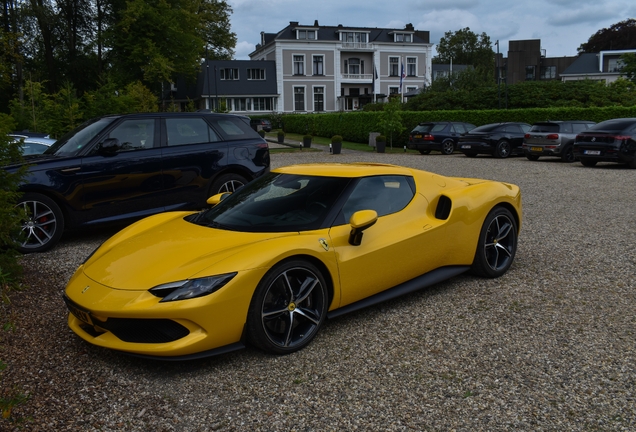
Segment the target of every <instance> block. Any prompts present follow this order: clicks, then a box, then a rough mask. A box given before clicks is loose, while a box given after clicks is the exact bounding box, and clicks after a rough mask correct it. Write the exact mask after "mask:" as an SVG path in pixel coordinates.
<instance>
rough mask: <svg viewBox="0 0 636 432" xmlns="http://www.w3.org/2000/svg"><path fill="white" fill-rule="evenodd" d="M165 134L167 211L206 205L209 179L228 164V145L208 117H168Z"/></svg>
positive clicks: (165, 198)
mask: <svg viewBox="0 0 636 432" xmlns="http://www.w3.org/2000/svg"><path fill="white" fill-rule="evenodd" d="M162 135H163V137H164V138H163V139H162V156H163V162H162V164H163V165H162V167H163V174H164V176H163V180H164V189H165V194H164V202H165V205H166V209H168V210H173V209H180V208H183V209H193V208H197V207H200V206H202V205H203V204H204V203H205V199H206V194H207V188H208V186H209V179H210V178H212V177H213V176H214V174H216V173H217V172H218V171H219V170H220V169H221V168H222V167H223V166H224V165H226V163H227V151H228V144H227V142H226V141H225V140H224V139H223V138H222V137H221V135H220V134H219V133H218V132H217V131H216V130H215V129H214V128H213V127H212V126H211V125H210V123H209V122H208V121H206V119H205V118H204V116H174V117H168V116H167V117H164V118H163V119H162Z"/></svg>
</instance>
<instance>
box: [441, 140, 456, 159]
mask: <svg viewBox="0 0 636 432" xmlns="http://www.w3.org/2000/svg"><path fill="white" fill-rule="evenodd" d="M454 151H455V143H453V141H452V140H447V141H444V142H443V143H442V154H445V155H450V154H453V152H454Z"/></svg>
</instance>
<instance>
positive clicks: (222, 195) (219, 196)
mask: <svg viewBox="0 0 636 432" xmlns="http://www.w3.org/2000/svg"><path fill="white" fill-rule="evenodd" d="M230 195H232V192H222V193H218V194H216V195H212V196H211V197H210V198H208V200H207V201H206V202H207V203H208V204H209V205H211V206H212V207H214V206H215V205H217V204H218V203H220V202H221V201H223V200H224V199H225V198H227V197H229V196H230Z"/></svg>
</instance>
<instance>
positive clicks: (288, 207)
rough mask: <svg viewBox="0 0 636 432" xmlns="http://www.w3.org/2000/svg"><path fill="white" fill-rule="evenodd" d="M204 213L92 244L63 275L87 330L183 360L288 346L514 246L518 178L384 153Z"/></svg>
mask: <svg viewBox="0 0 636 432" xmlns="http://www.w3.org/2000/svg"><path fill="white" fill-rule="evenodd" d="M208 203H209V204H211V205H213V207H211V208H210V209H207V210H204V211H201V212H171V213H163V214H159V215H155V216H151V217H148V218H146V219H143V220H141V221H139V222H137V223H135V224H133V225H131V226H129V227H127V228H125V229H124V230H122V231H121V232H119V233H118V234H116V235H115V236H113V237H112V238H110V239H109V240H108V241H106V242H105V243H104V244H103V245H102V246H101V247H99V248H98V249H97V250H96V251H95V252H94V253H93V254H92V255H91V256H90V257H89V258H88V259H87V260H86V261H85V262H84V264H82V266H80V268H79V269H78V270H77V271H76V272H75V274H74V275H73V277H72V278H71V280H70V281H69V283H68V286H67V288H66V292H65V295H64V300H65V302H66V304H67V306H68V309H69V311H70V313H69V316H68V323H69V326H70V327H71V329H72V330H73V331H74V332H75V333H77V334H78V335H79V336H80V337H81V338H83V339H84V340H86V341H88V342H90V343H92V344H95V345H99V346H102V347H107V348H111V349H115V350H120V351H125V352H127V353H130V354H135V355H140V356H151V357H160V358H164V359H173V360H174V359H190V358H197V357H203V356H209V355H215V354H220V353H224V352H228V351H231V350H234V349H239V348H242V347H244V346H245V344H246V343H251V344H252V345H255V346H257V347H259V348H261V349H263V350H265V351H268V352H271V353H277V354H287V353H291V352H294V351H296V350H299V349H301V348H304V347H305V346H306V345H307V344H309V343H310V342H311V340H312V339H313V338H314V337H315V336H316V333H317V332H318V330H319V329H320V327H321V325H322V324H323V322H324V320H325V319H326V318H331V317H335V316H338V315H341V314H343V313H346V312H350V311H353V310H356V309H360V308H363V307H366V306H369V305H372V304H375V303H378V302H381V301H384V300H386V299H389V298H393V297H396V296H398V295H402V294H405V293H408V292H411V291H414V290H417V289H421V288H423V287H426V286H429V285H431V284H434V283H437V282H439V281H442V280H444V279H447V278H449V277H452V276H454V275H457V274H460V273H463V272H465V271H468V270H470V271H472V272H473V273H474V274H476V275H479V276H483V277H498V276H501V275H502V274H504V273H505V272H506V271H507V270H508V268H509V267H510V265H511V264H512V261H513V260H514V257H515V252H516V249H517V237H518V234H519V229H520V226H521V194H520V191H519V188H518V187H517V186H515V185H512V184H508V183H501V182H494V181H488V180H476V179H467V178H454V177H443V176H441V175H436V174H433V173H430V172H425V171H419V170H415V169H411V168H404V167H399V166H393V165H380V164H315V165H294V166H288V167H284V168H280V169H276V170H273V171H272V172H271V173H269V174H268V175H265V176H263V177H260V178H258V179H256V180H254V181H252V182H251V183H249V184H247V185H246V186H244V187H243V188H241V189H239V190H237V191H236V192H234V193H233V194H219V195H215V196H214V197H212V198H210V200H208Z"/></svg>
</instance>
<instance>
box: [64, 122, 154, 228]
mask: <svg viewBox="0 0 636 432" xmlns="http://www.w3.org/2000/svg"><path fill="white" fill-rule="evenodd" d="M107 140H108V141H107ZM114 140H116V141H114ZM105 143H106V145H108V143H110V144H111V147H110V148H109V149H106V148H105ZM113 144H114V146H112V145H113ZM78 175H79V176H80V177H81V181H82V187H81V189H80V192H79V197H77V200H75V199H74V201H76V202H79V204H80V206H81V209H82V211H81V212H78V213H77V218H78V219H79V220H78V222H79V223H80V224H81V223H94V222H107V221H115V220H120V219H126V218H132V217H142V216H146V215H150V214H154V213H158V212H160V211H163V208H164V206H163V203H162V200H161V192H162V179H161V176H162V173H161V149H160V148H159V146H158V125H157V119H156V118H152V117H148V116H140V117H137V118H135V117H128V116H127V117H124V118H122V119H120V120H119V121H118V122H116V123H115V124H113V125H112V126H111V127H110V128H109V130H108V131H106V133H103V134H101V136H100V137H99V139H98V141H97V142H96V143H95V144H94V145H93V148H92V149H91V150H90V151H89V152H88V155H87V156H84V157H83V158H82V164H81V170H79V171H78Z"/></svg>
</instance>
